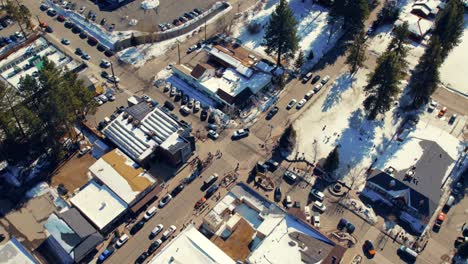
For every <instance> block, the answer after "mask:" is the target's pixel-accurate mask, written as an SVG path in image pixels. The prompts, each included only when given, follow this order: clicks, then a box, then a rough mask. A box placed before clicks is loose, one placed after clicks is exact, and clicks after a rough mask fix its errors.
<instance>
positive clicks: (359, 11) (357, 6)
mask: <svg viewBox="0 0 468 264" xmlns="http://www.w3.org/2000/svg"><path fill="white" fill-rule="evenodd" d="M344 12H345V13H344V19H345V25H348V27H349V30H350V32H351V34H354V33H355V32H359V31H361V30H364V21H365V20H366V19H367V18H368V17H369V2H368V0H348V1H347V3H346V6H345V11H344Z"/></svg>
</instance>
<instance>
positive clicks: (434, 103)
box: [427, 100, 438, 112]
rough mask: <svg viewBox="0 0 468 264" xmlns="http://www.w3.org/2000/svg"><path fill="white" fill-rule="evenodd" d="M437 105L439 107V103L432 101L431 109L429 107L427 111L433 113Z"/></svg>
mask: <svg viewBox="0 0 468 264" xmlns="http://www.w3.org/2000/svg"><path fill="white" fill-rule="evenodd" d="M437 105H438V103H437V101H435V100H431V102H430V103H429V107H428V109H427V110H428V111H429V112H433V111H434V109H435V108H436V107H437Z"/></svg>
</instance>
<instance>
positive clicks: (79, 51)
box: [75, 48, 83, 56]
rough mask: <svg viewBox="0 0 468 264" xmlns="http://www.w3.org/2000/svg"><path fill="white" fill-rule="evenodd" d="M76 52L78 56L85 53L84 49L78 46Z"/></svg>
mask: <svg viewBox="0 0 468 264" xmlns="http://www.w3.org/2000/svg"><path fill="white" fill-rule="evenodd" d="M75 54H76V55H78V56H81V55H83V50H82V49H80V48H76V50H75Z"/></svg>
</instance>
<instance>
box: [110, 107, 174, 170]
mask: <svg viewBox="0 0 468 264" xmlns="http://www.w3.org/2000/svg"><path fill="white" fill-rule="evenodd" d="M133 121H134V120H130V119H129V118H128V117H127V114H126V113H125V112H124V113H121V114H120V115H119V116H118V117H117V118H116V119H114V120H112V121H111V123H110V124H109V125H108V126H107V127H105V128H104V129H103V132H104V134H105V135H106V136H107V137H109V138H110V140H111V141H112V142H114V143H115V144H116V145H117V146H118V147H119V148H120V149H121V150H123V151H124V152H125V153H127V154H128V155H129V156H130V157H131V158H132V159H135V160H137V161H142V160H144V159H145V158H147V157H148V156H149V155H151V154H152V153H153V151H154V150H155V149H156V147H157V146H159V145H163V143H164V142H165V141H166V140H167V139H169V140H173V138H172V137H171V136H172V135H173V134H175V133H176V134H177V133H178V132H177V131H178V130H179V129H180V126H179V124H177V122H176V121H175V120H173V119H172V118H171V117H169V116H168V115H167V114H166V113H164V112H163V111H162V110H161V109H159V108H155V109H154V110H152V111H151V112H150V113H149V114H147V115H146V116H145V117H144V118H143V119H142V120H141V121H140V122H139V124H138V125H137V126H135V125H134V124H133ZM150 133H152V134H153V136H152V137H149V136H148V135H149V134H150ZM163 146H165V145H163Z"/></svg>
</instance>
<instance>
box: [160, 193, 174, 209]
mask: <svg viewBox="0 0 468 264" xmlns="http://www.w3.org/2000/svg"><path fill="white" fill-rule="evenodd" d="M171 200H172V195H170V194H168V195H166V196H164V197H163V198H162V199H161V201H159V208H163V207H164V206H166V205H167V204H168V203H169V202H170V201H171Z"/></svg>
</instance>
